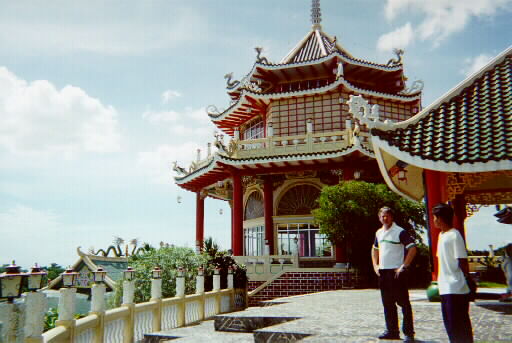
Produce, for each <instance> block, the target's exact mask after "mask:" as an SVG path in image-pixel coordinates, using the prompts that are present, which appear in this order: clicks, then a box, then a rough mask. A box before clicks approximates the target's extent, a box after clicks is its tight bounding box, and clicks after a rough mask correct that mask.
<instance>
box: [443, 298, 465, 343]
mask: <svg viewBox="0 0 512 343" xmlns="http://www.w3.org/2000/svg"><path fill="white" fill-rule="evenodd" d="M441 310H442V312H443V321H444V327H445V328H446V333H447V334H448V337H449V338H450V343H473V329H472V328H471V319H470V318H469V298H468V296H467V295H466V294H445V295H441Z"/></svg>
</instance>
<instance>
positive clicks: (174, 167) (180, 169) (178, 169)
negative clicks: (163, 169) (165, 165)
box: [172, 161, 187, 175]
mask: <svg viewBox="0 0 512 343" xmlns="http://www.w3.org/2000/svg"><path fill="white" fill-rule="evenodd" d="M172 170H174V171H175V172H176V173H178V174H181V175H185V174H187V170H186V169H185V168H183V167H180V166H179V165H178V161H174V162H173V163H172Z"/></svg>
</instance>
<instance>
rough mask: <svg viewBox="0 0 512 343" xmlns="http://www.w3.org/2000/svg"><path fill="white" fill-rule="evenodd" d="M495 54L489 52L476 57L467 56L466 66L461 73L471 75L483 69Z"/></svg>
mask: <svg viewBox="0 0 512 343" xmlns="http://www.w3.org/2000/svg"><path fill="white" fill-rule="evenodd" d="M492 58H493V56H491V55H488V54H480V55H478V56H475V57H470V58H466V59H465V60H464V67H463V68H462V69H461V70H460V73H461V74H463V75H465V76H470V75H472V74H474V73H476V72H477V71H479V70H480V69H482V68H483V67H484V66H485V65H486V64H487V63H488V62H489V61H490V60H491V59H492Z"/></svg>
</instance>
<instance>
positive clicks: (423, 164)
mask: <svg viewBox="0 0 512 343" xmlns="http://www.w3.org/2000/svg"><path fill="white" fill-rule="evenodd" d="M372 143H373V146H374V151H378V149H382V150H384V151H386V152H387V153H389V154H390V155H393V156H394V157H396V158H397V159H399V160H401V161H404V162H406V163H408V164H411V165H414V166H417V167H419V168H423V169H431V170H438V171H443V172H458V173H475V172H488V171H496V170H512V160H501V161H488V162H474V163H471V162H466V163H456V162H445V161H434V160H425V159H422V158H421V157H419V156H413V155H411V154H409V153H407V152H404V151H401V150H399V149H398V148H396V147H394V146H390V145H389V144H388V142H386V141H384V140H382V139H380V138H379V137H376V136H372ZM379 156H380V154H377V157H379ZM377 160H378V159H377ZM378 162H379V165H380V163H381V162H382V163H383V161H379V160H378ZM383 175H384V174H383Z"/></svg>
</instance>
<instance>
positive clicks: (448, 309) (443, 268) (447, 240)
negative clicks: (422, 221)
mask: <svg viewBox="0 0 512 343" xmlns="http://www.w3.org/2000/svg"><path fill="white" fill-rule="evenodd" d="M432 215H433V217H434V225H435V226H436V227H438V228H439V229H440V230H441V234H440V236H439V240H438V242H437V258H438V262H439V268H438V269H439V271H438V276H437V284H438V287H439V294H440V295H441V310H442V313H443V321H444V327H445V328H446V333H447V334H448V337H449V338H450V343H472V342H473V330H472V328H471V319H470V318H469V287H468V284H467V282H466V275H468V273H469V268H468V260H467V257H468V255H467V252H466V245H465V243H464V239H463V238H462V235H461V234H460V232H459V231H458V230H457V229H454V228H453V227H452V222H453V215H454V212H453V209H452V208H451V207H450V206H449V205H447V204H442V203H441V204H437V205H436V206H434V208H433V209H432Z"/></svg>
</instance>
